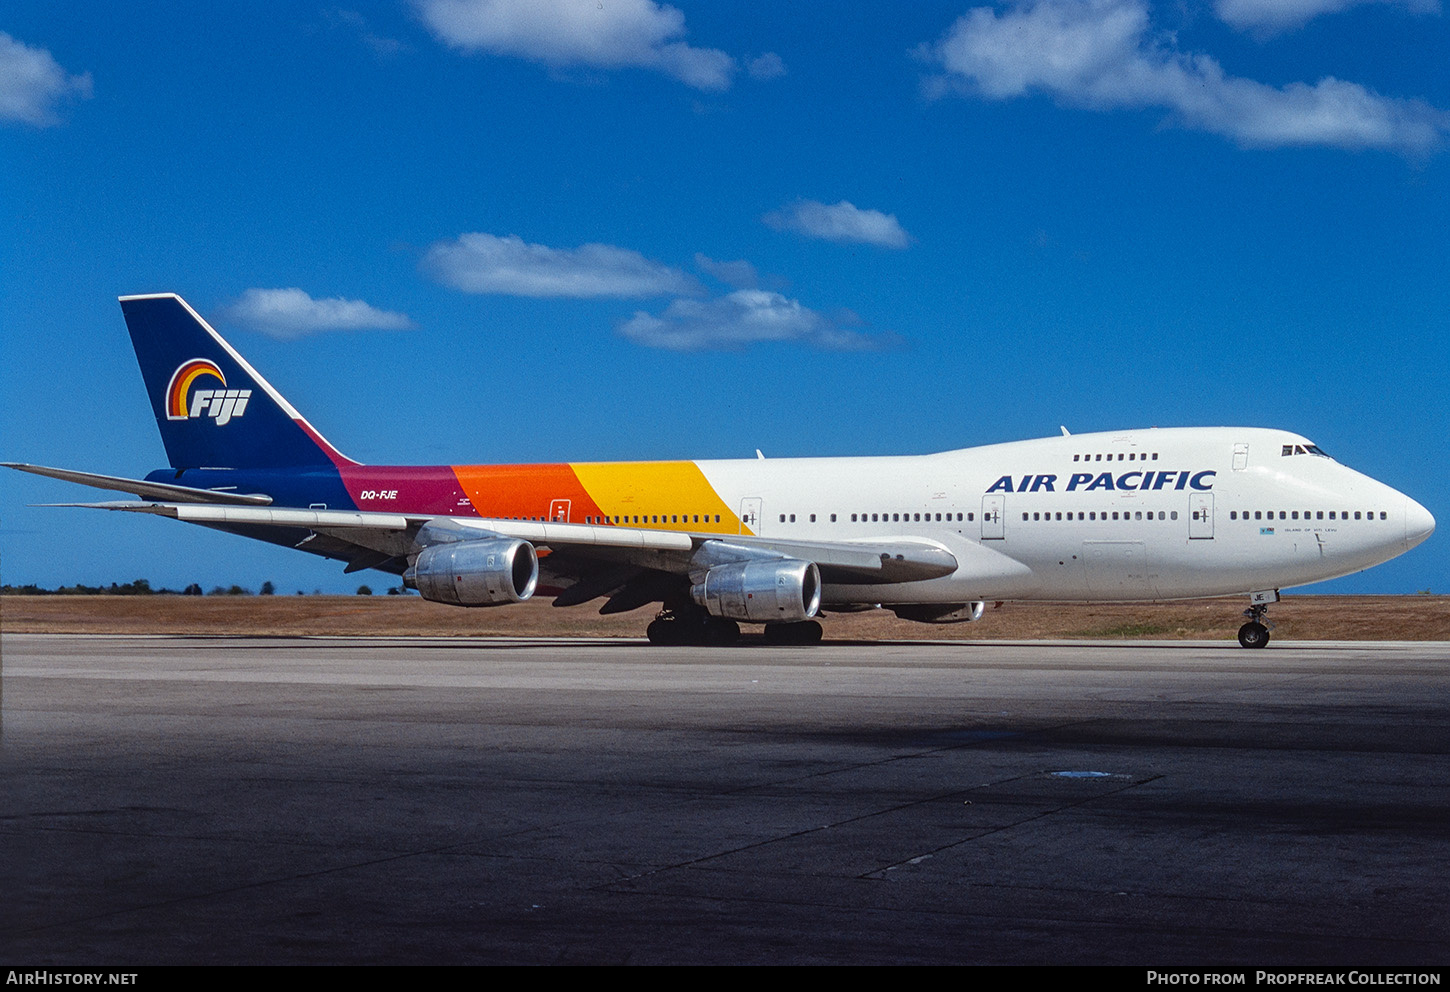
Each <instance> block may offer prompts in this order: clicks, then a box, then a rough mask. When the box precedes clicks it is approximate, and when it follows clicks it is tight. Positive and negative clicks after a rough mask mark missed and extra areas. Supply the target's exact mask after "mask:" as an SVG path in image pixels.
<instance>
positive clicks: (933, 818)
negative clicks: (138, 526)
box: [0, 634, 1450, 966]
mask: <svg viewBox="0 0 1450 992" xmlns="http://www.w3.org/2000/svg"><path fill="white" fill-rule="evenodd" d="M0 649H3V671H0V677H3V684H0V689H3V700H0V703H3V727H0V735H3V736H0V742H3V747H0V796H3V803H0V891H3V892H4V898H3V899H0V949H3V954H0V957H4V958H5V959H7V960H10V961H13V962H23V963H25V964H26V965H42V964H65V965H79V964H109V965H120V964H126V963H135V964H175V963H203V964H205V963H354V964H365V963H429V964H440V963H458V964H468V963H553V962H561V963H626V962H628V963H713V962H733V963H880V964H886V963H1063V964H1066V963H1108V964H1141V965H1149V964H1153V965H1163V964H1243V965H1249V966H1255V965H1258V966H1263V965H1302V964H1346V965H1370V964H1421V965H1425V964H1444V963H1445V962H1446V959H1447V957H1450V951H1447V946H1450V877H1447V872H1446V866H1447V865H1450V761H1447V752H1450V681H1447V679H1450V644H1447V643H1420V644H1412V643H1378V644H1376V643H1337V642H1334V643H1330V642H1323V643H1310V642H1300V643H1288V642H1277V641H1276V642H1275V643H1273V644H1271V645H1270V646H1269V647H1268V648H1267V649H1265V650H1262V651H1245V650H1242V649H1240V648H1239V647H1238V646H1237V645H1236V644H1232V643H1227V642H1226V643H1215V644H1202V643H1183V642H1155V643H1146V642H1136V643H1078V644H1062V643H1052V644H1048V643H1031V644H1026V643H1003V642H992V643H987V642H983V643H976V644H971V643H953V644H931V643H920V642H917V643H886V644H831V643H827V644H826V645H823V646H820V647H816V648H766V647H755V648H745V647H736V648H649V647H646V646H644V645H643V644H642V643H638V642H624V641H577V640H575V641H548V640H462V639H452V640H419V639H402V638H400V639H342V638H337V639H328V638H319V639H267V638H226V639H222V638H205V637H104V636H92V637H86V636H65V635H31V634H7V635H4V637H3V638H0Z"/></svg>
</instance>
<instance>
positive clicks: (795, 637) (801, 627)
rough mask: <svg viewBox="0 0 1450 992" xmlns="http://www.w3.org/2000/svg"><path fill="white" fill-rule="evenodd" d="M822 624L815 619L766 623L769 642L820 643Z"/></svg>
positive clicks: (766, 635)
mask: <svg viewBox="0 0 1450 992" xmlns="http://www.w3.org/2000/svg"><path fill="white" fill-rule="evenodd" d="M821 633H822V631H821V625H820V623H819V622H818V621H815V620H800V621H797V622H796V623H768V624H766V625H765V643H767V644H819V643H821Z"/></svg>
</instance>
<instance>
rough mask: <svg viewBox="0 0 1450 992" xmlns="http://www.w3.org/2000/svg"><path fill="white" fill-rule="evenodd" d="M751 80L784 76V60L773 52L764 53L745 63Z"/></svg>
mask: <svg viewBox="0 0 1450 992" xmlns="http://www.w3.org/2000/svg"><path fill="white" fill-rule="evenodd" d="M745 68H746V71H747V72H749V73H750V78H751V79H775V78H776V77H778V76H784V75H785V60H784V59H783V58H781V57H780V56H779V55H777V54H775V53H774V52H766V53H765V54H764V55H762V56H760V57H759V58H754V59H751V60H750V61H749V62H748V63H746V66H745Z"/></svg>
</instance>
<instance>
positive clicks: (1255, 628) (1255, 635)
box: [1239, 589, 1279, 648]
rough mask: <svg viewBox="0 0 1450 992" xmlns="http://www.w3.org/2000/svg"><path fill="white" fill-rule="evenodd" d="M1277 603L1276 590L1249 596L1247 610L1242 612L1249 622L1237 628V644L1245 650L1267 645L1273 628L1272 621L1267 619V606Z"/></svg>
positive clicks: (1277, 593) (1277, 595)
mask: <svg viewBox="0 0 1450 992" xmlns="http://www.w3.org/2000/svg"><path fill="white" fill-rule="evenodd" d="M1278 601H1279V590H1277V589H1275V590H1272V591H1270V592H1255V593H1250V594H1249V608H1248V609H1247V610H1244V616H1246V617H1248V618H1249V622H1248V623H1246V624H1244V625H1243V626H1242V627H1240V628H1239V644H1241V645H1243V646H1244V647H1246V648H1261V647H1263V646H1264V645H1265V644H1268V643H1269V631H1270V630H1272V629H1273V627H1274V624H1273V621H1271V620H1269V619H1267V615H1268V612H1269V604H1271V603H1277V602H1278Z"/></svg>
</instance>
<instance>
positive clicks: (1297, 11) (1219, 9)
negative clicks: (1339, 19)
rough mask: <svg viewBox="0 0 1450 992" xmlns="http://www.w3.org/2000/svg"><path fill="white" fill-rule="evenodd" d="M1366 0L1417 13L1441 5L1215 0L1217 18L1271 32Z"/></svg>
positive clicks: (1432, 1) (1423, 0)
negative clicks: (1396, 6)
mask: <svg viewBox="0 0 1450 992" xmlns="http://www.w3.org/2000/svg"><path fill="white" fill-rule="evenodd" d="M1367 3H1392V4H1397V5H1399V6H1402V7H1407V8H1409V9H1410V11H1411V12H1413V13H1416V14H1430V13H1434V12H1436V11H1438V10H1439V9H1440V4H1439V3H1437V2H1436V0H1214V5H1213V7H1214V12H1215V13H1217V14H1218V16H1219V20H1221V21H1223V22H1224V23H1225V24H1227V25H1229V26H1230V27H1233V28H1237V29H1238V30H1240V31H1257V32H1260V33H1264V34H1274V33H1276V32H1279V31H1287V30H1288V29H1290V28H1297V27H1300V26H1301V25H1303V24H1306V23H1308V22H1309V21H1311V20H1313V19H1314V18H1316V17H1319V16H1320V15H1321V14H1337V13H1339V12H1340V11H1342V10H1348V9H1349V8H1350V7H1358V6H1360V5H1362V4H1367Z"/></svg>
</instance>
